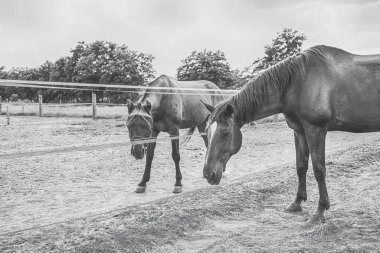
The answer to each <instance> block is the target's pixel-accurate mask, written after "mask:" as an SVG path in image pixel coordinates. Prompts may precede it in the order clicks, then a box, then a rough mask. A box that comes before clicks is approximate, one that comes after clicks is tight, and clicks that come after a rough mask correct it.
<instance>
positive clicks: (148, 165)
mask: <svg viewBox="0 0 380 253" xmlns="http://www.w3.org/2000/svg"><path fill="white" fill-rule="evenodd" d="M159 133H160V132H159V131H156V130H153V131H152V138H154V142H151V143H149V144H148V150H147V153H146V163H145V171H144V175H143V178H142V180H141V182H140V183H139V184H138V186H137V189H136V193H144V192H145V190H146V182H148V181H149V179H150V169H151V167H152V161H153V157H154V149H155V148H156V142H155V140H156V138H157V136H158V134H159Z"/></svg>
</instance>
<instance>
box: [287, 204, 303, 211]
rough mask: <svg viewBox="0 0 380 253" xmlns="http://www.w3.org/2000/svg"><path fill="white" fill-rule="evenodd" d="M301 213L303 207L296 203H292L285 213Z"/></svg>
mask: <svg viewBox="0 0 380 253" xmlns="http://www.w3.org/2000/svg"><path fill="white" fill-rule="evenodd" d="M301 211H302V207H301V205H300V204H295V203H291V204H290V205H288V206H287V207H286V208H285V212H288V213H294V212H301Z"/></svg>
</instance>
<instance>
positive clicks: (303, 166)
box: [285, 131, 309, 212]
mask: <svg viewBox="0 0 380 253" xmlns="http://www.w3.org/2000/svg"><path fill="white" fill-rule="evenodd" d="M294 143H295V146H296V167H297V175H298V191H297V195H296V199H295V200H294V202H293V203H291V204H290V205H289V206H287V207H286V208H285V211H287V212H296V211H302V207H301V202H302V201H306V200H307V193H306V173H307V169H308V163H309V148H308V146H307V141H306V136H305V134H304V133H303V132H300V131H294Z"/></svg>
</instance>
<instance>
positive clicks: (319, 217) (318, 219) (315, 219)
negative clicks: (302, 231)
mask: <svg viewBox="0 0 380 253" xmlns="http://www.w3.org/2000/svg"><path fill="white" fill-rule="evenodd" d="M325 222H326V218H325V216H324V215H323V214H318V213H315V214H313V215H312V216H311V217H310V218H309V220H308V221H307V223H308V224H318V223H325Z"/></svg>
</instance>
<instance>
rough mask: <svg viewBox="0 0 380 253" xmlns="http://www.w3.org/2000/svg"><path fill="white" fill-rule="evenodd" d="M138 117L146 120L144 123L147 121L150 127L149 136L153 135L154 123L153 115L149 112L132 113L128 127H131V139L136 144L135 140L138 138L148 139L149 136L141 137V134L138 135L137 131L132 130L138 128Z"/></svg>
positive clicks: (128, 120) (128, 119)
mask: <svg viewBox="0 0 380 253" xmlns="http://www.w3.org/2000/svg"><path fill="white" fill-rule="evenodd" d="M137 119H142V120H143V121H144V123H146V124H147V125H148V126H149V127H148V129H149V137H150V136H151V134H152V129H151V127H152V125H153V119H152V116H150V115H149V114H145V113H144V114H143V113H134V114H130V115H129V116H128V118H127V127H128V129H129V138H130V139H131V142H132V144H134V142H136V141H138V140H142V139H147V138H149V137H141V136H138V135H136V133H137V131H131V130H134V129H136V125H135V124H134V123H135V122H136V120H137Z"/></svg>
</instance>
